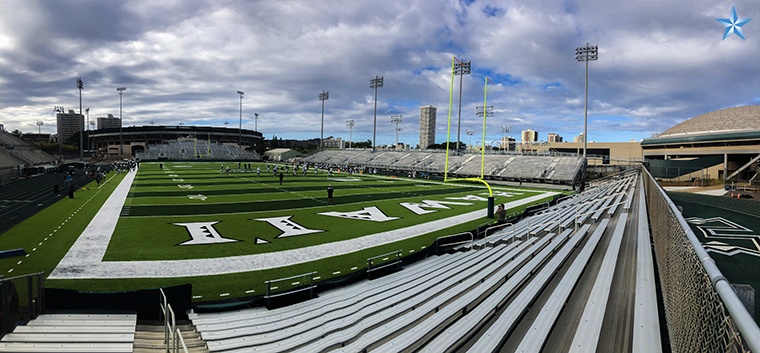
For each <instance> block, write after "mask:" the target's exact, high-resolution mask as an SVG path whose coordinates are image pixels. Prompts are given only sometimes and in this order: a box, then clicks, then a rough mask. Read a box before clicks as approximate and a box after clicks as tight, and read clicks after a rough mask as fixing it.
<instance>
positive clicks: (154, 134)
mask: <svg viewBox="0 0 760 353" xmlns="http://www.w3.org/2000/svg"><path fill="white" fill-rule="evenodd" d="M90 139H91V146H93V148H94V149H95V151H96V157H97V158H99V159H107V160H117V159H119V158H125V159H129V158H134V157H137V156H138V155H143V156H144V157H145V158H146V159H153V158H154V157H155V158H156V159H161V158H168V159H198V158H201V159H206V160H209V159H220V160H229V159H241V160H261V157H260V156H259V154H258V153H256V152H245V150H244V148H242V147H238V146H249V147H252V148H253V150H254V151H256V150H257V149H258V148H262V147H263V137H262V135H261V133H260V132H258V131H253V130H246V129H242V130H239V129H227V128H220V127H207V126H185V125H181V126H180V125H178V126H152V125H151V126H132V127H123V128H122V129H121V131H120V130H119V129H117V128H106V129H98V130H94V131H92V132H91V133H90ZM122 140H123V142H124V145H123V148H120V142H121V141H122ZM173 141H174V142H176V143H173ZM189 141H192V143H190V142H189ZM162 154H163V155H162ZM212 154H213V157H212V156H211V155H212Z"/></svg>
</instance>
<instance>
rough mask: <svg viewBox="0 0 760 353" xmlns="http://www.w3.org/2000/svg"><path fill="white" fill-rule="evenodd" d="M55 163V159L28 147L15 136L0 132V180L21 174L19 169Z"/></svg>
mask: <svg viewBox="0 0 760 353" xmlns="http://www.w3.org/2000/svg"><path fill="white" fill-rule="evenodd" d="M56 162H57V161H56V158H55V157H53V156H51V155H49V154H47V153H45V152H43V151H41V150H39V149H37V148H34V147H32V146H30V145H29V144H28V143H26V142H24V141H22V140H21V139H19V138H17V137H16V136H13V135H11V134H9V133H7V132H4V131H0V178H1V177H3V176H7V175H18V174H21V173H22V170H21V169H23V168H25V167H26V166H29V167H32V166H40V165H52V164H55V163H56ZM34 174H37V173H34Z"/></svg>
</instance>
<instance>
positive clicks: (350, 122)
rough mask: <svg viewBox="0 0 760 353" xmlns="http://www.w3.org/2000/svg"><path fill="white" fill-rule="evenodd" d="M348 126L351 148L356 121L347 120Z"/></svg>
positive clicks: (349, 146)
mask: <svg viewBox="0 0 760 353" xmlns="http://www.w3.org/2000/svg"><path fill="white" fill-rule="evenodd" d="M346 126H348V148H351V133H352V132H353V130H354V119H351V120H346Z"/></svg>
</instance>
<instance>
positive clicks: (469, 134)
mask: <svg viewBox="0 0 760 353" xmlns="http://www.w3.org/2000/svg"><path fill="white" fill-rule="evenodd" d="M464 133H465V135H467V149H468V150H472V135H475V130H470V129H467V130H465V131H464Z"/></svg>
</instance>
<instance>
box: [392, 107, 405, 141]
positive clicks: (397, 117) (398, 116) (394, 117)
mask: <svg viewBox="0 0 760 353" xmlns="http://www.w3.org/2000/svg"><path fill="white" fill-rule="evenodd" d="M402 118H403V116H402V115H401V114H396V115H391V124H396V129H395V130H396V145H395V146H394V148H397V147H398V132H399V131H402V130H403V129H402V128H400V127H399V126H398V125H399V124H401V121H402Z"/></svg>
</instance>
